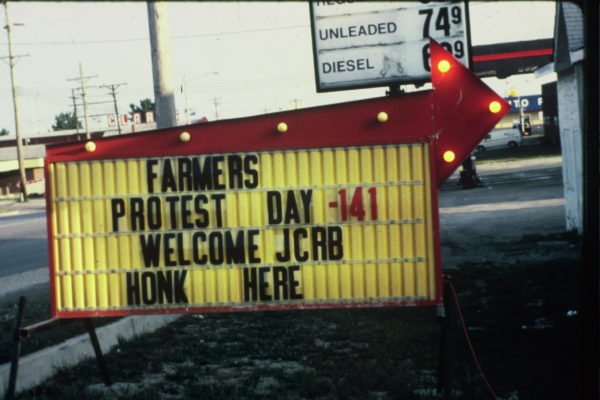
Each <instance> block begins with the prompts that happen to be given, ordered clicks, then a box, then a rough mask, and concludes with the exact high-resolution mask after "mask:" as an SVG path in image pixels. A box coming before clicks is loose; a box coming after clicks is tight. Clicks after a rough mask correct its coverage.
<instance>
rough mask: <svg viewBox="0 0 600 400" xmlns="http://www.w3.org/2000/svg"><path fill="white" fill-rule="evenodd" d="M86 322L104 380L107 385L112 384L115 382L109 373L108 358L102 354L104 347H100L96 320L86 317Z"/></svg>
mask: <svg viewBox="0 0 600 400" xmlns="http://www.w3.org/2000/svg"><path fill="white" fill-rule="evenodd" d="M84 322H85V327H86V329H87V331H88V333H89V335H90V340H91V342H92V346H93V347H94V353H95V354H96V362H97V363H98V369H99V370H100V374H101V375H102V380H104V384H105V385H106V386H112V384H113V382H112V380H111V379H110V375H109V374H108V368H107V366H106V359H105V358H104V354H102V349H101V348H100V342H99V341H98V335H96V328H95V327H94V322H93V321H92V319H91V318H86V319H85V320H84Z"/></svg>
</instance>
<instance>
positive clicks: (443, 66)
mask: <svg viewBox="0 0 600 400" xmlns="http://www.w3.org/2000/svg"><path fill="white" fill-rule="evenodd" d="M451 67H452V65H451V64H450V62H449V61H448V60H441V61H440V62H439V63H438V65H437V68H438V71H440V72H441V73H442V74H445V73H446V72H448V71H450V68H451Z"/></svg>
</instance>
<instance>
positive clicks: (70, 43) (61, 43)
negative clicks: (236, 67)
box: [15, 25, 310, 46]
mask: <svg viewBox="0 0 600 400" xmlns="http://www.w3.org/2000/svg"><path fill="white" fill-rule="evenodd" d="M308 27H310V25H292V26H283V27H275V28H261V29H248V30H243V31H228V32H211V33H198V34H192V35H176V36H173V40H178V39H193V38H201V37H214V36H229V35H243V34H247V33H260V32H274V31H285V30H293V29H300V28H308ZM148 40H150V38H149V37H144V38H130V39H106V40H83V41H80V42H73V41H54V42H19V43H15V44H18V45H19V46H64V45H68V46H73V44H75V45H96V44H107V43H135V42H147V41H148Z"/></svg>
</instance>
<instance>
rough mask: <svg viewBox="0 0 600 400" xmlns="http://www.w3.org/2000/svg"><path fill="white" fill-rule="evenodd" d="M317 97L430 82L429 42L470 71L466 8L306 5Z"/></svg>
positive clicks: (455, 5) (412, 4)
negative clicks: (309, 22) (367, 88)
mask: <svg viewBox="0 0 600 400" xmlns="http://www.w3.org/2000/svg"><path fill="white" fill-rule="evenodd" d="M310 11H311V26H312V38H313V51H314V61H315V77H316V81H317V91H319V92H323V91H333V90H345V89H357V88H363V87H372V86H389V85H392V84H402V83H423V82H426V81H429V74H430V65H429V64H430V63H429V38H432V39H435V40H436V41H437V42H439V43H440V44H441V45H442V46H444V47H445V48H446V50H448V51H449V52H451V53H452V54H453V55H454V57H456V58H457V59H458V60H459V61H461V62H462V63H463V64H464V65H466V66H467V67H468V66H469V59H470V58H469V47H470V46H469V44H470V41H469V34H468V26H469V24H468V9H467V4H466V2H464V1H463V2H454V1H446V2H416V1H413V2H352V1H312V2H311V3H310Z"/></svg>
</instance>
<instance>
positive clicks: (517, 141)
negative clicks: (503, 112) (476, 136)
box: [477, 128, 522, 151]
mask: <svg viewBox="0 0 600 400" xmlns="http://www.w3.org/2000/svg"><path fill="white" fill-rule="evenodd" d="M521 140H522V139H521V132H519V130H518V129H514V128H510V129H496V130H493V131H491V132H490V133H488V134H487V135H486V136H485V138H484V139H483V140H482V141H481V142H480V143H479V144H478V145H477V151H485V150H488V149H495V148H501V147H519V146H520V145H521Z"/></svg>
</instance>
